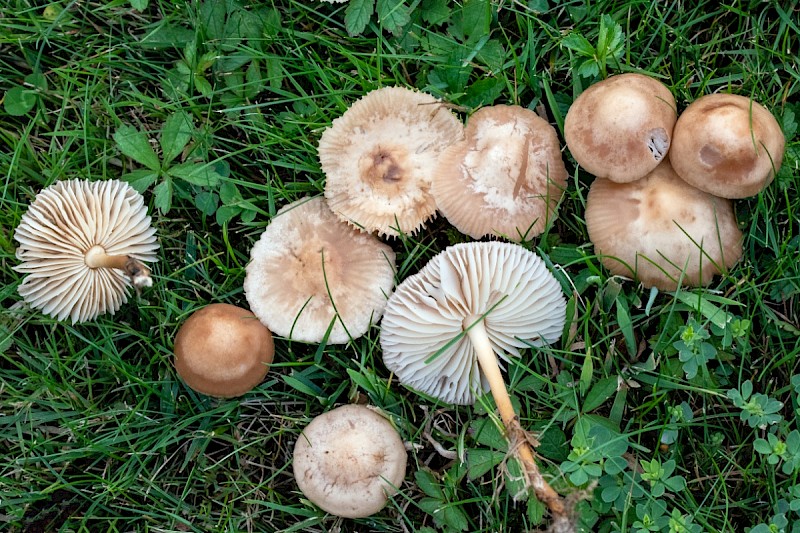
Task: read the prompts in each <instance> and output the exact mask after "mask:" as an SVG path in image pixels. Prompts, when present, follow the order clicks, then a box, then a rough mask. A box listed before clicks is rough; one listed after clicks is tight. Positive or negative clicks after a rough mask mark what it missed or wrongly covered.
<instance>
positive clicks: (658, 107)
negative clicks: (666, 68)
mask: <svg viewBox="0 0 800 533" xmlns="http://www.w3.org/2000/svg"><path fill="white" fill-rule="evenodd" d="M676 120H677V107H676V104H675V97H674V96H672V93H671V92H670V90H669V89H668V88H667V87H666V86H665V85H664V84H663V83H661V82H660V81H658V80H656V79H655V78H651V77H649V76H645V75H643V74H635V73H628V74H619V75H616V76H611V77H610V78H607V79H605V80H603V81H601V82H598V83H595V84H594V85H592V86H591V87H589V88H588V89H586V90H585V91H583V93H581V95H580V96H578V98H576V99H575V102H573V104H572V106H571V107H570V108H569V111H568V112H567V116H566V119H565V120H564V138H565V140H566V142H567V147H568V148H569V151H570V153H572V156H573V157H574V158H575V161H577V162H578V164H579V165H580V166H582V167H583V168H585V169H586V170H587V171H588V172H589V173H591V174H593V175H595V176H597V177H599V178H608V179H610V180H611V181H615V182H617V183H627V182H631V181H635V180H638V179H640V178H641V177H643V176H644V175H645V174H647V173H648V172H650V171H651V170H653V169H654V168H655V167H656V166H657V165H658V164H659V163H660V162H661V161H662V160H663V159H664V158H665V157H666V155H667V152H668V150H669V148H670V142H671V138H672V129H673V127H674V126H675V121H676Z"/></svg>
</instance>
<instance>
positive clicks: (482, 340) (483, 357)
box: [464, 316, 567, 518]
mask: <svg viewBox="0 0 800 533" xmlns="http://www.w3.org/2000/svg"><path fill="white" fill-rule="evenodd" d="M464 327H465V328H466V330H467V335H468V336H469V338H470V340H471V341H472V345H473V347H474V348H475V354H476V355H477V357H478V364H479V365H480V368H481V371H482V372H483V374H484V376H486V380H487V381H488V382H489V387H490V388H491V391H492V397H493V398H494V401H495V403H496V404H497V410H498V411H499V412H500V418H501V419H502V421H503V425H504V426H505V429H506V438H507V439H508V441H509V444H510V448H511V450H512V451H513V452H514V454H515V455H516V456H517V457H518V458H519V460H520V461H521V462H522V465H523V469H524V470H525V476H526V479H527V482H528V483H529V484H530V486H531V487H533V491H534V493H535V494H536V497H537V498H538V499H539V501H541V502H543V503H544V504H545V505H547V507H548V509H550V512H551V513H552V514H553V516H554V517H555V518H563V517H565V516H566V515H567V508H566V505H565V502H564V499H563V498H562V497H561V496H560V495H559V494H558V493H557V492H556V491H555V490H553V488H552V487H551V486H550V484H549V483H547V481H545V479H544V478H543V477H542V474H541V472H540V471H539V467H538V465H537V464H536V459H535V458H534V455H533V450H532V449H531V445H530V444H529V442H528V436H527V433H526V432H525V430H523V429H522V427H521V426H520V423H519V419H518V417H517V413H516V412H515V411H514V406H513V405H512V404H511V398H510V397H509V395H508V389H506V384H505V382H504V381H503V375H502V374H501V373H500V365H499V363H498V361H497V355H495V353H494V350H493V349H492V345H491V343H490V342H489V336H488V335H487V333H486V327H485V326H484V322H483V319H482V318H481V317H480V316H470V317H467V318H466V319H465V320H464Z"/></svg>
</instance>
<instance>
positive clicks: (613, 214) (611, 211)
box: [586, 161, 742, 290]
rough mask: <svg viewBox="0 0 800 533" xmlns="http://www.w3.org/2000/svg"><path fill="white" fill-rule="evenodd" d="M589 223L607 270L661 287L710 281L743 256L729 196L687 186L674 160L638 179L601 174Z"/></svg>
mask: <svg viewBox="0 0 800 533" xmlns="http://www.w3.org/2000/svg"><path fill="white" fill-rule="evenodd" d="M586 225H587V229H588V231H589V238H590V240H591V241H592V243H593V244H594V248H595V253H596V254H597V255H599V256H600V258H601V261H602V263H603V264H604V265H605V266H606V268H608V269H609V270H610V271H611V272H612V273H613V274H617V275H621V276H626V277H633V278H635V279H638V280H639V281H641V282H642V284H644V285H645V286H646V287H657V288H659V289H661V290H674V289H676V288H677V287H678V280H679V279H680V280H681V281H682V284H683V285H686V286H693V287H696V286H700V285H708V284H709V283H711V281H712V278H713V277H714V276H715V275H716V274H719V273H720V272H722V271H727V270H728V269H730V268H731V267H733V265H735V264H736V262H737V261H738V260H739V257H740V256H741V254H742V232H741V231H740V230H739V228H738V226H737V224H736V217H735V215H734V211H733V204H732V203H731V201H730V200H725V199H722V198H717V197H716V196H713V195H711V194H709V193H706V192H703V191H701V190H699V189H696V188H694V187H692V186H691V185H689V184H687V183H686V182H684V181H683V180H681V179H680V178H679V177H678V175H677V174H675V171H674V170H673V169H672V167H671V166H670V165H669V161H664V162H662V163H661V164H660V165H659V166H658V167H656V169H655V170H653V172H651V173H650V174H648V175H647V176H646V177H644V178H642V179H641V180H638V181H635V182H632V183H624V184H622V183H614V182H612V181H610V180H606V179H600V178H598V179H596V180H595V181H594V182H593V183H592V185H591V188H590V190H589V195H588V199H587V202H586ZM684 268H685V270H684ZM682 271H683V272H682Z"/></svg>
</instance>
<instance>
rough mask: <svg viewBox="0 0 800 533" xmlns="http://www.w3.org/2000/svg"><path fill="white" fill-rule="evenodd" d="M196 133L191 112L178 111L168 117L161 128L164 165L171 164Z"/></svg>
mask: <svg viewBox="0 0 800 533" xmlns="http://www.w3.org/2000/svg"><path fill="white" fill-rule="evenodd" d="M193 133H194V124H192V118H191V117H190V116H189V113H187V112H185V111H177V112H175V113H173V114H172V115H170V116H169V117H167V120H166V121H164V127H163V128H162V130H161V150H162V152H163V153H162V157H163V159H164V165H169V164H170V163H171V162H172V161H173V160H174V159H175V158H176V157H178V155H180V153H181V151H183V149H184V148H186V145H187V144H189V141H190V140H191V139H192V134H193Z"/></svg>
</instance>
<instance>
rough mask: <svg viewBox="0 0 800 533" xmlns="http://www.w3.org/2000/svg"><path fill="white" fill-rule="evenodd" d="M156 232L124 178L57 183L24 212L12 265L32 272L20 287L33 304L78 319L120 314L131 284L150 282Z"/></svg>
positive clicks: (141, 201)
mask: <svg viewBox="0 0 800 533" xmlns="http://www.w3.org/2000/svg"><path fill="white" fill-rule="evenodd" d="M155 234H156V230H155V228H153V227H151V225H150V217H149V216H148V215H147V206H146V205H145V204H144V198H142V195H141V194H139V193H138V192H136V191H135V190H134V189H133V188H132V187H131V186H130V185H128V184H127V183H125V182H122V181H119V180H102V181H87V180H79V179H74V180H65V181H57V182H55V183H53V184H52V185H51V186H49V187H47V188H46V189H44V190H42V191H41V192H40V193H39V194H38V195H36V198H35V199H34V201H33V203H32V204H31V206H30V207H29V208H28V211H27V212H26V213H25V214H24V215H22V219H21V220H20V223H19V226H18V227H17V229H16V231H15V232H14V239H16V240H17V241H18V242H19V243H20V244H19V248H17V259H19V260H20V261H21V263H20V264H19V265H17V266H15V267H14V270H16V271H17V272H22V273H24V274H27V276H26V278H25V280H24V281H23V282H22V284H20V286H19V289H18V290H19V293H20V295H21V296H22V297H23V298H24V299H25V301H26V302H28V303H29V304H30V305H31V306H32V307H33V308H35V309H39V310H40V311H42V312H43V313H45V314H46V315H50V316H52V317H54V318H56V319H58V320H64V319H65V318H67V317H69V318H70V319H71V320H72V323H73V324H74V323H76V322H84V321H87V320H93V319H95V318H96V317H97V316H98V315H101V314H103V313H110V314H112V315H113V314H114V313H115V312H116V311H117V310H118V309H119V308H120V307H121V306H122V304H124V303H125V302H126V301H127V300H128V293H129V292H130V286H131V284H132V283H133V284H134V286H135V287H136V288H137V290H138V288H139V287H140V286H149V284H150V283H152V282H151V281H150V277H149V270H148V269H147V268H146V267H145V266H144V265H143V264H142V263H141V261H147V262H151V261H155V260H156V257H157V256H156V252H157V251H158V242H157V240H156V235H155Z"/></svg>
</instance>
